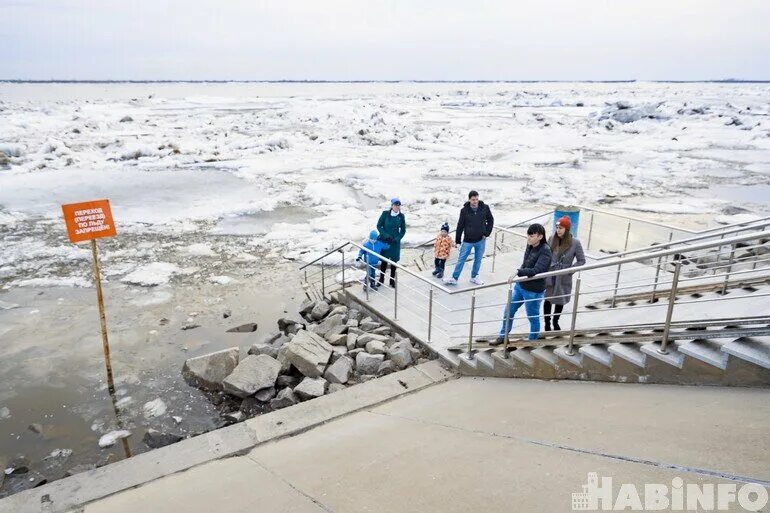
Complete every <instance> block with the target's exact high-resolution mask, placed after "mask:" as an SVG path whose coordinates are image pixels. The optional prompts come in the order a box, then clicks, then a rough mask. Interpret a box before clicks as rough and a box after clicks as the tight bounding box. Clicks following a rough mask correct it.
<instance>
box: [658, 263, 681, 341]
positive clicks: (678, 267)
mask: <svg viewBox="0 0 770 513" xmlns="http://www.w3.org/2000/svg"><path fill="white" fill-rule="evenodd" d="M681 270H682V261H681V260H677V261H676V267H674V281H673V282H672V283H671V293H670V294H669V296H668V310H667V311H666V324H665V325H664V326H663V339H662V340H661V342H660V349H658V352H659V353H660V354H668V350H667V349H666V346H668V334H669V332H670V331H671V315H672V314H673V313H674V302H675V301H676V291H677V289H678V288H679V271H681Z"/></svg>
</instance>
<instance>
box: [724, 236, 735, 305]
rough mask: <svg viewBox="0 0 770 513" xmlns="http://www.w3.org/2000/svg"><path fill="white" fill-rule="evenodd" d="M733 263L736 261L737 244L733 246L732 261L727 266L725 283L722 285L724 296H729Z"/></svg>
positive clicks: (731, 251)
mask: <svg viewBox="0 0 770 513" xmlns="http://www.w3.org/2000/svg"><path fill="white" fill-rule="evenodd" d="M733 261H735V244H733V245H732V249H731V250H730V261H729V262H728V264H727V272H725V282H724V284H723V285H722V295H723V296H724V295H725V294H727V282H728V280H729V279H730V273H732V272H733Z"/></svg>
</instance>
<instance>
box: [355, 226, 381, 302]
mask: <svg viewBox="0 0 770 513" xmlns="http://www.w3.org/2000/svg"><path fill="white" fill-rule="evenodd" d="M379 237H380V234H379V233H377V230H372V231H371V232H369V238H368V239H367V240H366V241H364V243H363V244H362V245H363V246H364V247H365V248H366V249H368V250H369V251H365V250H363V249H361V250H360V251H359V252H358V258H356V262H364V264H365V265H366V275H365V276H364V291H365V290H366V287H367V285H368V286H369V287H371V288H372V289H376V288H377V287H378V286H379V284H377V283H376V281H375V277H376V275H377V264H378V263H380V255H381V254H382V253H383V252H384V251H385V250H387V249H388V247H389V245H388V244H386V243H385V242H382V241H381V240H378V239H379ZM367 278H368V280H367ZM367 281H368V282H369V283H368V284H367Z"/></svg>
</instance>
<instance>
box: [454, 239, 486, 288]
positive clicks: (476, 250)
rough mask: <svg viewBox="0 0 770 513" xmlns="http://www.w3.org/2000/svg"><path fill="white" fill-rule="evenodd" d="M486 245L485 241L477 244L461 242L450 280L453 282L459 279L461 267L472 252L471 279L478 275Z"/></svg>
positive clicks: (482, 240)
mask: <svg viewBox="0 0 770 513" xmlns="http://www.w3.org/2000/svg"><path fill="white" fill-rule="evenodd" d="M486 245H487V239H481V240H480V241H478V242H463V243H462V244H461V245H460V254H459V255H458V256H457V263H456V264H455V270H454V272H453V273H452V278H454V279H455V280H457V279H459V278H460V273H462V272H463V266H464V265H465V261H466V260H468V257H469V256H470V254H471V250H473V267H472V268H471V278H475V277H476V276H478V275H479V270H480V269H481V259H482V258H483V257H484V248H485V247H486Z"/></svg>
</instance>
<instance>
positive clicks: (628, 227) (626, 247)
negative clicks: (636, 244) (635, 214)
mask: <svg viewBox="0 0 770 513" xmlns="http://www.w3.org/2000/svg"><path fill="white" fill-rule="evenodd" d="M629 235H631V221H629V222H628V226H627V227H626V243H625V244H624V245H623V252H624V253H625V252H626V251H628V236H629Z"/></svg>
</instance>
